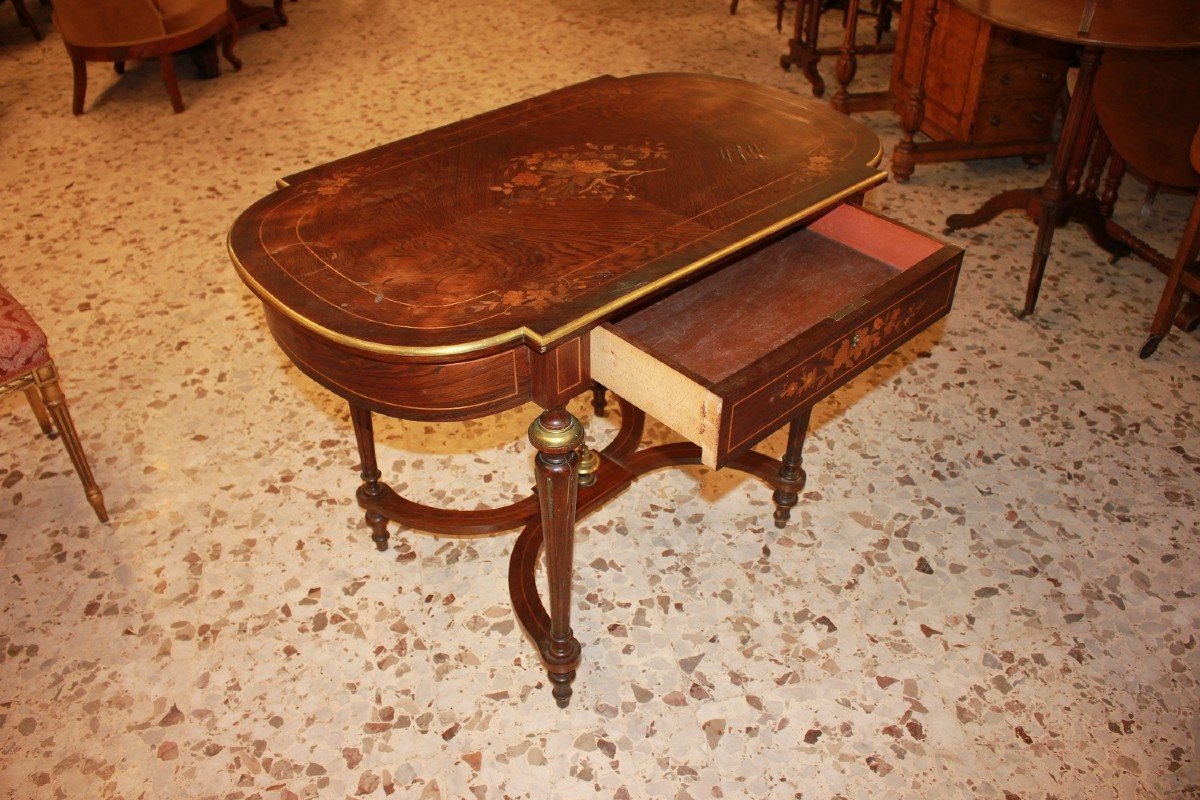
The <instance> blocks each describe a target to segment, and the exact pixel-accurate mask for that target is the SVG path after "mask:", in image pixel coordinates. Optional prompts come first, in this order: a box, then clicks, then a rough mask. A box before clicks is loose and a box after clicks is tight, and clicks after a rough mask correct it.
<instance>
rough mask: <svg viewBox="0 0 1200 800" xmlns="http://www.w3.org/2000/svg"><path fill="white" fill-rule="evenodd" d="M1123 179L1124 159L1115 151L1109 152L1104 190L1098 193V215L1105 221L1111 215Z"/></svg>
mask: <svg viewBox="0 0 1200 800" xmlns="http://www.w3.org/2000/svg"><path fill="white" fill-rule="evenodd" d="M1124 179H1125V159H1123V158H1121V154H1120V153H1118V152H1117V151H1116V150H1110V151H1109V158H1108V170H1107V172H1105V174H1104V189H1103V191H1101V193H1100V215H1101V216H1103V217H1105V218H1106V219H1107V218H1109V217H1111V216H1112V215H1113V207H1114V206H1115V205H1116V204H1117V197H1118V196H1119V195H1120V192H1121V181H1122V180H1124Z"/></svg>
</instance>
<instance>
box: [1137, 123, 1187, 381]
mask: <svg viewBox="0 0 1200 800" xmlns="http://www.w3.org/2000/svg"><path fill="white" fill-rule="evenodd" d="M1197 141H1200V138H1198V139H1197ZM1193 152H1196V151H1193ZM1197 256H1200V196H1197V198H1196V202H1194V203H1193V204H1192V213H1191V216H1190V217H1189V218H1188V222H1187V227H1186V228H1185V229H1184V232H1183V239H1182V240H1181V241H1180V242H1179V252H1178V253H1176V255H1175V260H1174V261H1173V262H1172V263H1171V273H1170V274H1169V275H1168V276H1167V285H1166V286H1165V287H1163V293H1162V298H1161V299H1160V300H1159V301H1158V311H1156V312H1155V314H1154V322H1153V323H1151V325H1150V338H1148V339H1147V340H1146V343H1145V344H1144V345H1142V350H1141V352H1140V353H1139V355H1140V356H1141V357H1142V358H1149V357H1150V356H1152V355H1154V351H1155V350H1157V349H1158V345H1159V343H1160V342H1162V340H1163V339H1164V338H1166V336H1167V334H1168V333H1170V331H1171V324H1172V323H1173V322H1174V321H1175V315H1176V314H1177V313H1178V312H1179V303H1180V301H1182V300H1183V290H1184V288H1185V286H1184V282H1185V280H1186V279H1185V276H1184V271H1185V270H1187V269H1188V268H1189V267H1190V266H1192V264H1194V263H1195V262H1196V258H1197ZM1193 288H1194V282H1193Z"/></svg>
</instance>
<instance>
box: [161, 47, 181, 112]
mask: <svg viewBox="0 0 1200 800" xmlns="http://www.w3.org/2000/svg"><path fill="white" fill-rule="evenodd" d="M158 68H159V69H160V70H161V71H162V79H163V83H165V84H166V85H167V96H168V97H170V98H171V108H173V109H175V113H176V114H178V113H180V112H181V111H183V96H182V95H180V94H179V79H178V78H176V77H175V62H174V61H172V60H171V54H170V53H164V54H163V55H161V56H159V57H158Z"/></svg>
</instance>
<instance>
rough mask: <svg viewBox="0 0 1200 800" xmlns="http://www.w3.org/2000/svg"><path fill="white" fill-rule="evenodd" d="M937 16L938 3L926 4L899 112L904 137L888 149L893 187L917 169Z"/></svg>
mask: <svg viewBox="0 0 1200 800" xmlns="http://www.w3.org/2000/svg"><path fill="white" fill-rule="evenodd" d="M937 12H938V0H929V5H928V6H926V7H925V20H924V22H923V27H922V29H921V49H920V51H919V52H920V54H921V55H920V56H919V57H918V59H917V79H916V80H915V81H913V86H912V91H911V92H910V93H909V95H908V100H907V101H905V103H904V107H903V108H902V109H900V128H901V129H902V130H903V132H904V135H903V136H902V137H901V139H900V141H899V142H897V143H896V146H895V147H894V148H893V149H892V177H894V178H895V179H896V182H897V183H905V182H907V181H908V179H909V178H911V177H912V174H913V170H914V169H916V167H917V162H916V160H915V159H914V157H913V151H914V150H916V148H917V143H916V141H915V137H916V135H917V132H918V131H920V130H921V125H922V123H924V122H925V73H926V72H928V71H929V52H930V50H931V49H932V46H931V42H932V40H933V29H934V27H936V25H937Z"/></svg>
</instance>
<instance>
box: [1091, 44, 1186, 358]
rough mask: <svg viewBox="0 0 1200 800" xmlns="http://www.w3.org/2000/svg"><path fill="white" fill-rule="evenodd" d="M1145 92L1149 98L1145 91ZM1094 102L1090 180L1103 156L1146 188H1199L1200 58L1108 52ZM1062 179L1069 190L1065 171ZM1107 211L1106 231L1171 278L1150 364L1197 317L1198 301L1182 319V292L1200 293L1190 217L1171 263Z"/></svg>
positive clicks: (1151, 342) (1148, 346) (1150, 345)
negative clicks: (1172, 334)
mask: <svg viewBox="0 0 1200 800" xmlns="http://www.w3.org/2000/svg"><path fill="white" fill-rule="evenodd" d="M1150 87H1153V91H1148V89H1149V88H1150ZM1092 98H1093V101H1094V104H1095V124H1096V130H1097V134H1096V135H1097V136H1098V137H1099V138H1098V140H1097V142H1096V145H1095V146H1094V147H1093V148H1092V153H1091V164H1090V165H1089V175H1090V174H1094V173H1098V172H1099V169H1100V167H1099V166H1098V165H1100V164H1102V163H1103V161H1104V158H1105V157H1106V156H1107V157H1110V158H1111V160H1112V162H1113V164H1112V165H1111V166H1112V168H1114V169H1115V170H1116V171H1123V170H1124V167H1125V165H1126V164H1128V165H1129V166H1130V167H1131V168H1132V169H1133V170H1135V171H1136V172H1137V173H1138V175H1139V176H1140V177H1142V178H1144V179H1146V180H1148V181H1150V182H1151V187H1152V188H1151V191H1152V192H1155V191H1156V187H1158V186H1164V185H1165V186H1172V187H1176V188H1181V189H1185V190H1191V191H1196V190H1197V189H1198V188H1200V172H1198V171H1197V170H1196V168H1195V160H1196V157H1197V139H1196V134H1197V129H1200V51H1194V50H1193V51H1186V50H1185V51H1178V50H1168V51H1160V52H1155V51H1139V50H1112V51H1110V52H1108V53H1106V54H1105V56H1104V63H1102V64H1101V65H1100V69H1099V70H1098V71H1097V72H1096V82H1095V85H1094V86H1093V91H1092ZM1189 152H1190V153H1191V157H1190V158H1189ZM1112 171H1113V169H1110V172H1112ZM1067 179H1068V184H1069V183H1070V179H1071V173H1070V171H1068V174H1067ZM1089 193H1091V194H1092V195H1093V197H1094V187H1092V188H1089V187H1088V186H1085V187H1084V189H1083V194H1084V195H1085V196H1086V195H1088V194H1089ZM1152 196H1153V194H1151V197H1152ZM1091 199H1092V198H1086V199H1085V202H1087V201H1088V200H1091ZM1078 204H1079V201H1078V200H1077V201H1076V205H1078ZM1111 208H1112V204H1111V201H1109V200H1108V199H1107V198H1106V208H1105V210H1106V211H1107V212H1108V213H1106V214H1105V215H1104V216H1103V217H1102V219H1104V222H1105V227H1106V232H1107V233H1108V234H1109V235H1110V236H1111V237H1112V238H1114V239H1116V240H1117V241H1118V242H1119V243H1120V244H1122V245H1124V246H1125V247H1126V248H1128V250H1129V251H1131V252H1133V253H1136V254H1137V255H1139V256H1140V257H1142V258H1144V259H1145V260H1146V261H1148V262H1150V263H1151V264H1153V265H1154V266H1155V267H1157V268H1158V269H1159V270H1160V271H1162V272H1163V273H1164V274H1166V275H1167V276H1168V279H1167V283H1166V287H1165V289H1164V292H1163V297H1162V300H1161V302H1160V303H1159V307H1158V312H1157V314H1156V315H1155V317H1154V323H1153V325H1152V326H1151V332H1150V337H1149V339H1148V340H1147V341H1146V343H1145V345H1144V346H1143V347H1142V350H1141V357H1142V358H1149V357H1150V356H1151V355H1152V354H1153V353H1154V351H1155V350H1156V349H1157V348H1158V345H1159V342H1161V341H1162V339H1163V337H1164V336H1166V334H1167V332H1168V331H1169V330H1170V328H1171V323H1172V320H1174V322H1175V324H1176V325H1178V326H1179V327H1181V328H1183V329H1184V330H1189V329H1191V328H1194V327H1196V324H1197V319H1198V317H1200V314H1197V310H1198V309H1197V305H1198V304H1197V302H1196V301H1195V299H1193V301H1192V302H1191V303H1189V304H1188V307H1187V308H1185V309H1184V311H1183V313H1179V312H1180V305H1181V303H1182V299H1183V292H1184V291H1185V290H1190V291H1192V292H1193V295H1195V294H1197V292H1196V289H1197V278H1196V276H1195V273H1194V272H1191V271H1189V270H1191V269H1193V268H1194V263H1193V262H1194V261H1195V259H1196V251H1195V247H1196V237H1197V231H1196V225H1195V214H1193V220H1192V222H1190V223H1189V224H1188V226H1187V227H1186V228H1185V231H1184V235H1183V238H1182V241H1181V242H1180V246H1179V250H1178V252H1177V253H1176V255H1175V257H1174V258H1172V257H1170V256H1167V255H1164V254H1163V253H1160V252H1159V251H1158V250H1156V249H1155V248H1154V247H1152V246H1150V244H1148V243H1147V242H1145V241H1143V240H1142V239H1141V238H1139V237H1138V236H1135V235H1134V234H1133V233H1132V232H1131V231H1129V230H1128V229H1126V228H1125V227H1123V226H1121V225H1118V224H1117V223H1116V222H1115V221H1114V220H1113V219H1112V218H1111ZM1189 254H1190V255H1189Z"/></svg>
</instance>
